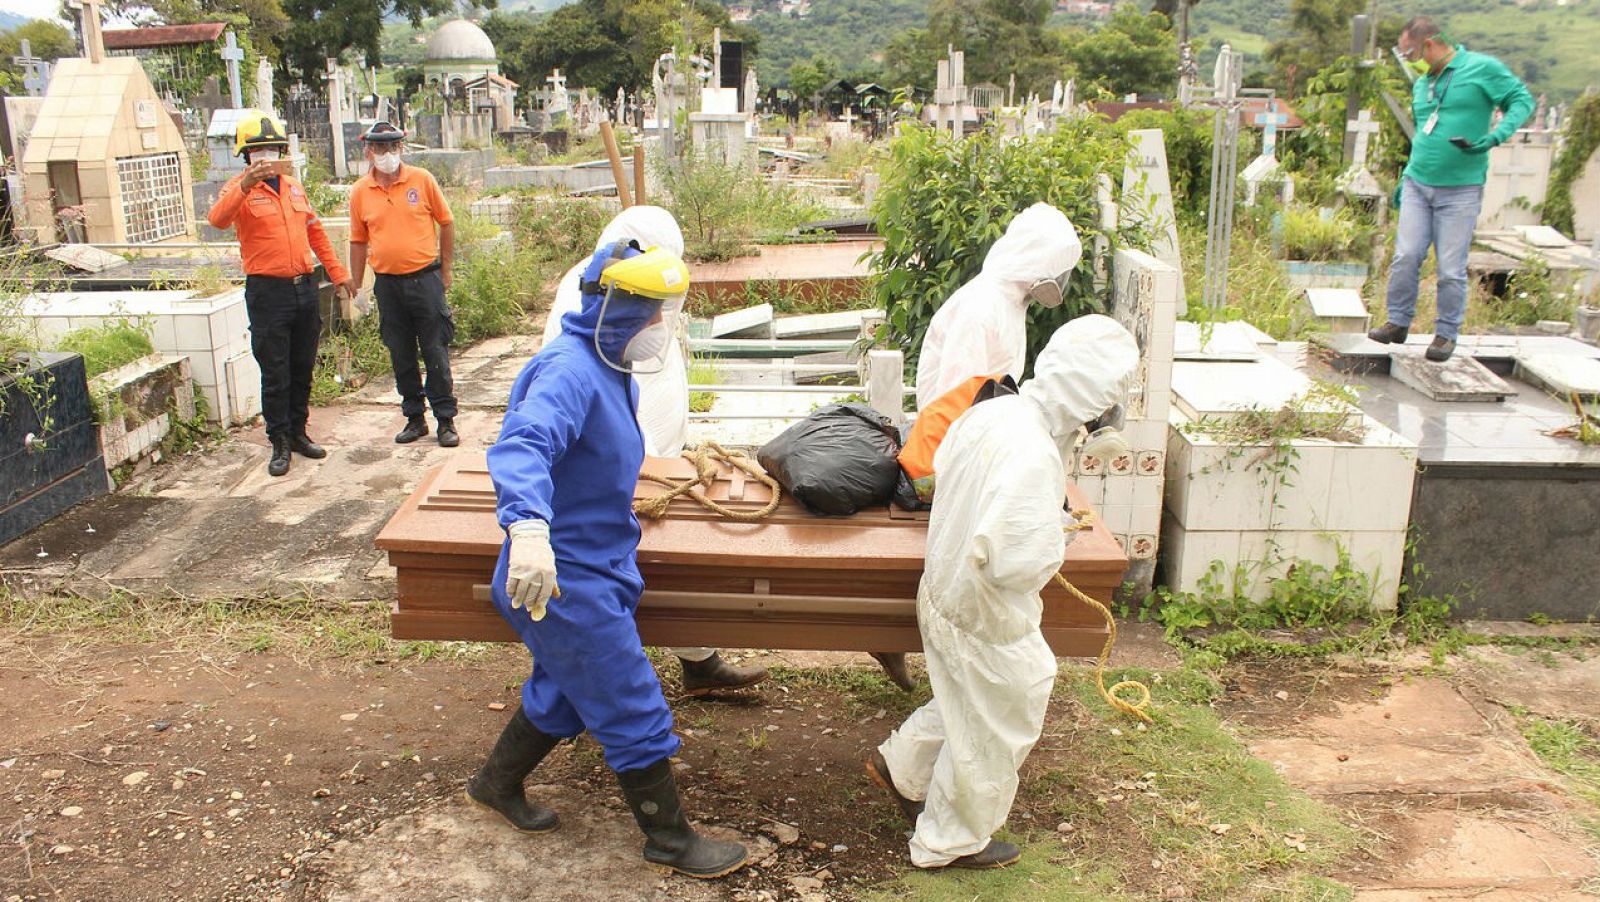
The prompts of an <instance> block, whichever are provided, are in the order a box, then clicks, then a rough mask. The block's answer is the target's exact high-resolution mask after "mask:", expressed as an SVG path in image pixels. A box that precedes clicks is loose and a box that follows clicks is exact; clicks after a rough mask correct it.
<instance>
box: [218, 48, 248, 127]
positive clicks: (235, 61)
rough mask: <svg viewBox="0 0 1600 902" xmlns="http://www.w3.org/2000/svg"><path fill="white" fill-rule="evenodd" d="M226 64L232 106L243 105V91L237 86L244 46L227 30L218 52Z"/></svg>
mask: <svg viewBox="0 0 1600 902" xmlns="http://www.w3.org/2000/svg"><path fill="white" fill-rule="evenodd" d="M219 55H220V56H221V57H222V59H223V60H224V61H226V62H227V64H228V93H229V94H231V95H233V108H234V109H236V110H237V109H242V108H243V107H244V91H243V90H242V89H241V88H240V87H239V63H241V62H243V60H244V48H243V47H240V46H239V42H238V41H237V40H235V39H234V36H233V32H231V31H230V32H228V42H227V43H226V44H224V45H223V47H222V50H221V52H220V54H219Z"/></svg>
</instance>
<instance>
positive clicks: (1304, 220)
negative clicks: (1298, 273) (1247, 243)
mask: <svg viewBox="0 0 1600 902" xmlns="http://www.w3.org/2000/svg"><path fill="white" fill-rule="evenodd" d="M1363 239H1368V240H1370V236H1369V235H1366V234H1364V233H1363V232H1362V230H1361V229H1360V227H1359V226H1358V224H1357V223H1356V220H1355V217H1354V216H1352V215H1351V214H1350V212H1349V209H1348V208H1343V207H1341V208H1339V209H1337V210H1329V211H1326V212H1324V211H1322V210H1318V209H1314V208H1312V207H1305V206H1299V205H1295V206H1291V207H1289V208H1288V209H1286V210H1284V211H1283V255H1284V259H1286V260H1314V261H1347V260H1359V259H1361V258H1363V257H1364V256H1365V255H1364V254H1363V253H1362V252H1361V251H1362V248H1361V244H1362V240H1363Z"/></svg>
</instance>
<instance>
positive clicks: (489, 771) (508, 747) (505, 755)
mask: <svg viewBox="0 0 1600 902" xmlns="http://www.w3.org/2000/svg"><path fill="white" fill-rule="evenodd" d="M560 741H561V740H560V739H558V738H556V737H554V736H550V735H547V734H545V733H543V732H541V731H540V730H539V728H538V727H536V726H534V725H533V722H532V721H530V720H528V715H526V714H524V713H523V712H522V708H520V707H518V708H517V713H515V714H513V715H511V720H510V721H509V722H508V723H507V724H506V728H505V729H504V730H502V731H501V732H500V739H499V740H498V741H497V742H495V744H494V750H493V751H491V752H490V753H489V760H488V761H485V762H484V763H483V767H481V768H479V769H478V772H477V773H476V774H473V775H472V779H471V780H468V781H467V798H469V799H471V800H472V801H473V802H475V803H477V804H479V805H482V806H483V807H485V808H488V809H489V810H490V811H493V812H495V813H496V814H499V815H500V816H501V817H503V818H505V819H506V823H508V824H510V825H511V826H513V827H515V828H517V829H518V830H521V831H522V832H523V833H549V832H550V831H551V830H554V829H555V828H556V825H557V823H558V821H557V820H556V813H555V812H554V811H551V810H550V809H548V808H545V807H544V806H542V805H535V804H533V803H531V802H529V801H528V795H527V793H525V792H524V791H523V789H522V781H523V780H525V779H527V777H528V774H530V773H532V772H533V769H534V768H535V767H538V766H539V762H540V761H543V760H544V756H545V755H548V754H550V750H551V749H553V748H555V747H556V743H558V742H560Z"/></svg>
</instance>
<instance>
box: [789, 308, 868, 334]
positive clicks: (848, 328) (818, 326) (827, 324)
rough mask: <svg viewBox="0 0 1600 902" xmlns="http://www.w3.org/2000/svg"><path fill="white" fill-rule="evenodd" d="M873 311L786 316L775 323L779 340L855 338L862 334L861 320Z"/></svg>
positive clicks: (845, 311)
mask: <svg viewBox="0 0 1600 902" xmlns="http://www.w3.org/2000/svg"><path fill="white" fill-rule="evenodd" d="M872 312H873V311H871V310H844V311H841V312H839V313H814V314H811V315H808V316H785V317H783V318H782V319H779V320H777V321H776V322H774V323H773V325H772V329H773V331H774V332H775V333H777V336H778V337H779V338H829V337H835V336H837V337H840V338H855V337H856V336H857V335H860V334H861V319H862V317H864V316H867V315H868V314H870V313H872Z"/></svg>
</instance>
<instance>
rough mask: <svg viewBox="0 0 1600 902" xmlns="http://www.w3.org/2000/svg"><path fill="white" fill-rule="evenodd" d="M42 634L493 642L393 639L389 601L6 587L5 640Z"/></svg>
mask: <svg viewBox="0 0 1600 902" xmlns="http://www.w3.org/2000/svg"><path fill="white" fill-rule="evenodd" d="M42 636H51V637H55V638H61V639H66V640H69V641H71V642H74V643H82V644H88V645H93V644H125V643H133V642H162V643H168V644H171V645H172V646H173V647H176V648H179V649H191V650H199V651H212V650H216V651H226V652H234V653H242V652H257V653H260V652H268V651H271V652H276V653H280V654H285V655H288V656H289V657H292V658H295V659H297V660H308V659H311V658H346V659H351V660H353V661H356V662H362V663H370V662H378V661H399V660H415V661H426V660H430V659H433V658H439V657H447V658H469V657H477V656H481V655H482V654H483V653H484V652H485V650H486V648H487V647H488V646H485V645H483V644H481V643H468V642H404V641H397V640H394V639H391V638H390V637H389V608H388V605H387V604H386V603H385V602H383V601H378V600H374V601H337V602H332V601H322V600H319V599H317V598H315V597H313V596H311V595H310V594H309V593H308V594H305V595H297V596H291V597H276V596H273V597H265V598H185V597H180V596H171V595H161V596H144V595H137V594H134V593H131V592H126V591H121V590H116V589H111V590H108V591H106V592H105V593H104V594H100V595H93V596H91V595H81V594H77V593H72V592H54V593H31V592H28V593H25V592H18V591H13V590H11V589H8V588H6V587H4V586H0V644H3V643H5V642H6V641H8V640H23V639H34V638H39V637H42Z"/></svg>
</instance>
